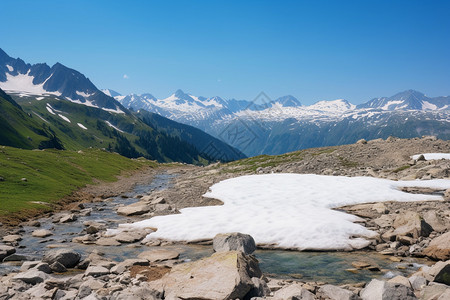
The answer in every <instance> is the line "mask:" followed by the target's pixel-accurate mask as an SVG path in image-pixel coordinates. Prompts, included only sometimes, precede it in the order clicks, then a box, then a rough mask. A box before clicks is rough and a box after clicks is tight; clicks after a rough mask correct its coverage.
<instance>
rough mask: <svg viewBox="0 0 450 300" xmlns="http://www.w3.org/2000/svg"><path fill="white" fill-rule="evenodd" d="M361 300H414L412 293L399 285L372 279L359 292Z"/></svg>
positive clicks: (407, 288) (409, 289)
mask: <svg viewBox="0 0 450 300" xmlns="http://www.w3.org/2000/svg"><path fill="white" fill-rule="evenodd" d="M360 296H361V298H362V299H363V300H414V299H417V297H416V296H415V295H414V291H413V290H412V289H411V288H409V287H407V286H405V285H403V284H400V283H392V282H386V281H383V280H378V279H372V281H371V282H369V284H367V285H366V287H365V288H364V289H363V290H362V291H361V293H360Z"/></svg>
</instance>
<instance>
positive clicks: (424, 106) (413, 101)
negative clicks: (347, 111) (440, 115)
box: [358, 90, 450, 110]
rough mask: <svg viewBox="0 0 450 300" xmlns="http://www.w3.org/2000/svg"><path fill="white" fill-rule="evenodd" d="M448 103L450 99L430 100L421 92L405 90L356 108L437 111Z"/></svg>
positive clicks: (438, 98) (437, 98)
mask: <svg viewBox="0 0 450 300" xmlns="http://www.w3.org/2000/svg"><path fill="white" fill-rule="evenodd" d="M442 98H447V99H442ZM445 100H446V101H445ZM449 103H450V97H436V98H430V97H427V96H425V95H424V94H422V93H421V92H418V91H414V90H407V91H404V92H401V93H398V94H395V95H394V96H392V97H389V98H387V97H382V98H375V99H372V100H370V101H368V102H366V103H364V104H361V105H358V108H378V109H382V110H438V109H448V108H449Z"/></svg>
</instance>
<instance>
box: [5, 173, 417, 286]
mask: <svg viewBox="0 0 450 300" xmlns="http://www.w3.org/2000/svg"><path fill="white" fill-rule="evenodd" d="M172 178H173V175H168V174H159V175H157V176H156V177H155V178H154V180H153V181H152V182H151V183H148V184H144V185H139V186H136V187H135V189H134V190H133V191H132V192H130V193H127V194H125V195H124V196H126V197H125V198H124V197H122V196H119V197H115V198H113V199H112V200H111V201H102V202H94V203H87V204H85V207H86V208H92V213H91V215H90V216H85V217H79V218H78V220H76V221H75V222H71V223H64V224H59V223H52V221H51V220H50V219H44V218H43V219H40V222H41V224H42V225H41V227H40V228H41V229H51V230H52V232H53V233H54V235H52V236H50V237H48V238H44V239H42V238H36V237H33V236H31V233H32V232H33V231H34V230H36V228H35V227H24V232H23V233H21V234H22V236H23V240H22V241H20V242H19V247H18V248H16V249H17V254H23V255H27V256H29V257H30V258H35V259H41V258H42V255H43V253H45V252H46V251H48V249H49V247H48V246H49V245H54V244H58V245H61V246H64V247H70V248H72V249H74V250H76V251H79V252H80V253H81V254H82V255H83V256H85V255H88V254H89V253H91V252H92V251H93V250H94V249H97V250H99V251H101V252H103V253H104V254H105V256H106V257H108V258H111V259H113V260H116V261H122V260H125V259H127V258H135V257H136V256H137V255H138V254H139V253H140V252H142V251H144V250H148V249H149V248H150V247H147V246H141V245H140V244H139V243H136V244H128V245H127V244H123V245H121V246H116V247H115V246H97V245H85V244H79V243H72V242H71V240H72V238H74V237H75V236H78V235H79V234H80V233H81V232H82V231H83V229H85V226H84V225H83V222H85V221H96V222H100V223H101V222H103V223H105V224H106V226H107V228H117V226H118V224H121V223H127V222H133V221H135V220H136V219H134V218H131V217H125V216H121V215H117V214H116V211H115V210H114V208H115V207H116V206H117V205H118V204H125V205H127V204H131V203H133V202H136V201H138V199H137V198H133V197H134V196H136V195H139V194H148V193H150V192H151V191H154V190H158V189H164V188H167V187H169V186H170V180H171V179H172ZM127 197H128V198H127ZM165 248H168V249H174V250H177V251H178V252H180V253H181V255H180V258H181V260H183V261H191V260H197V259H200V258H202V257H205V256H210V255H211V254H212V253H213V250H212V246H200V245H172V246H166V247H165ZM255 255H256V257H257V258H258V260H259V261H260V267H261V270H263V272H264V273H266V274H268V275H269V276H271V277H279V278H296V279H302V280H305V281H324V282H329V283H336V284H339V283H352V282H353V283H354V282H360V281H368V280H370V279H371V278H377V277H383V276H384V277H386V276H390V277H392V276H395V275H398V274H404V275H405V274H409V273H412V272H413V271H415V270H417V268H418V267H419V266H420V265H419V264H420V263H424V262H425V260H419V259H412V258H408V260H409V261H406V262H402V263H394V262H392V261H390V260H389V259H388V257H386V256H383V255H380V254H378V253H375V252H298V251H283V250H258V251H256V253H255ZM353 261H368V262H371V263H373V264H376V265H378V266H379V267H380V268H381V269H382V271H380V272H371V271H367V270H362V271H358V272H356V273H353V272H350V271H348V270H347V269H352V268H353V267H352V265H351V263H352V262H353ZM20 265H21V263H20V262H18V263H3V264H0V275H1V274H6V273H9V272H11V271H13V270H17V269H18V268H19V267H20ZM399 266H400V269H399V268H398V267H399Z"/></svg>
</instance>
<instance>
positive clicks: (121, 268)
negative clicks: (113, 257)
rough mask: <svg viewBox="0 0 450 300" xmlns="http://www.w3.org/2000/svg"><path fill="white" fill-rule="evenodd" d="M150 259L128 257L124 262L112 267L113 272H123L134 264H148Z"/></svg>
mask: <svg viewBox="0 0 450 300" xmlns="http://www.w3.org/2000/svg"><path fill="white" fill-rule="evenodd" d="M148 265H149V261H148V260H147V259H126V260H124V261H123V262H120V263H118V264H117V265H115V266H114V267H112V268H111V273H114V274H122V273H123V272H125V271H126V270H127V269H129V268H130V267H132V266H148Z"/></svg>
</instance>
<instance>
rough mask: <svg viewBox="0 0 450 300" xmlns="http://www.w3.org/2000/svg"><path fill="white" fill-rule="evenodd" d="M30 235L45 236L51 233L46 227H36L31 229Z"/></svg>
mask: <svg viewBox="0 0 450 300" xmlns="http://www.w3.org/2000/svg"><path fill="white" fill-rule="evenodd" d="M31 235H32V236H34V237H40V238H45V237H48V236H51V235H53V233H52V232H51V231H50V230H47V229H37V230H35V231H33V232H32V233H31Z"/></svg>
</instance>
